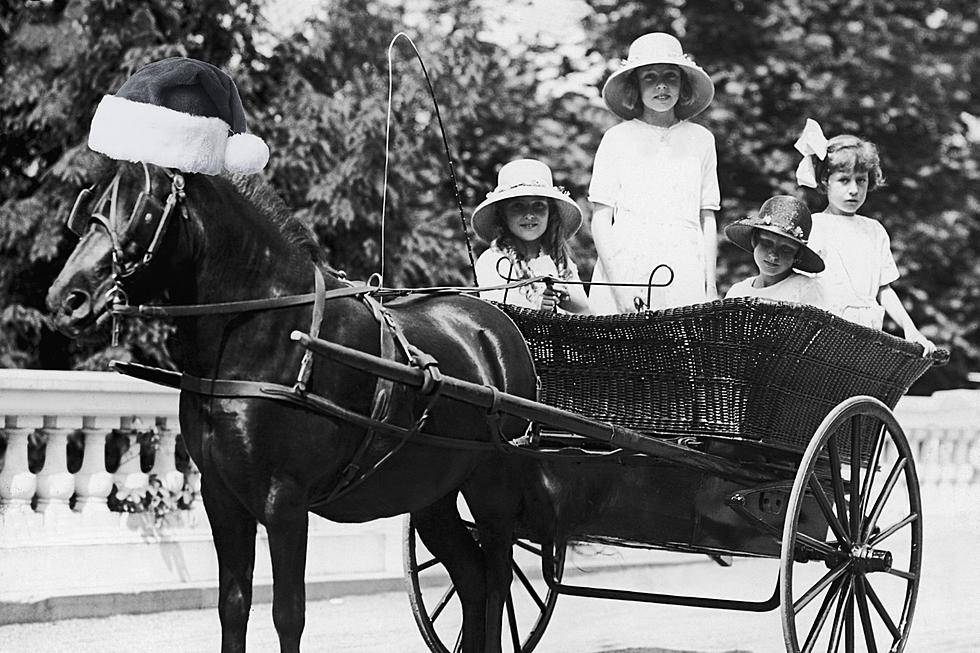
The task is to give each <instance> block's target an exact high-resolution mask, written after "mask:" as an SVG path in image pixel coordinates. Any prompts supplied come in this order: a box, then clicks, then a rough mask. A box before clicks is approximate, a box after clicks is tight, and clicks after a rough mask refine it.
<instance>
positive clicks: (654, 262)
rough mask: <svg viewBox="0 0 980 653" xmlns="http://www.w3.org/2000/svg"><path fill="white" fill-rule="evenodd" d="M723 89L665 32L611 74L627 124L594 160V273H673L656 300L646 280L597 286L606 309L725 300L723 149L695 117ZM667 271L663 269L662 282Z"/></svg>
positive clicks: (610, 90) (613, 98) (619, 278)
mask: <svg viewBox="0 0 980 653" xmlns="http://www.w3.org/2000/svg"><path fill="white" fill-rule="evenodd" d="M713 97H714V85H713V84H712V82H711V78H710V77H708V75H707V73H705V72H704V71H703V70H702V69H701V68H700V67H699V66H697V64H695V63H694V62H693V61H692V60H691V59H690V58H689V57H688V56H687V55H685V54H684V52H683V50H682V48H681V44H680V42H679V41H678V40H677V39H676V38H674V37H673V36H670V35H669V34H664V33H660V32H657V33H653V34H646V35H644V36H641V37H639V38H638V39H636V40H635V41H633V44H632V45H631V46H630V50H629V58H628V59H627V60H626V61H624V62H623V65H622V67H621V68H620V70H617V71H616V72H615V73H613V74H612V76H611V77H610V78H609V79H608V80H607V81H606V84H605V86H604V87H603V89H602V98H603V100H604V101H605V103H606V106H607V107H608V108H609V109H610V110H611V111H612V112H613V113H615V114H616V115H617V116H619V117H620V118H622V119H623V120H624V122H621V123H619V124H618V125H616V126H614V127H612V128H611V129H609V130H608V131H606V133H605V134H604V135H603V137H602V141H601V142H600V144H599V149H598V150H597V151H596V155H595V161H594V163H593V169H592V181H591V184H590V186H589V200H590V201H591V202H592V203H593V205H594V208H593V214H592V237H593V240H594V241H595V246H596V253H597V254H598V261H597V263H596V268H595V271H594V273H593V276H592V281H593V282H598V283H604V282H613V283H633V284H647V283H648V282H649V281H650V280H651V273H652V272H653V270H654V269H655V268H656V267H657V266H658V265H661V264H665V265H667V266H669V267H670V269H671V271H672V272H673V281H672V282H671V283H670V285H668V286H666V287H663V288H654V289H653V292H652V294H651V301H650V302H649V305H648V306H647V305H646V303H647V302H646V297H647V291H646V289H644V288H635V287H611V286H604V285H593V286H592V287H591V290H590V296H589V298H590V303H591V304H592V308H593V310H594V311H595V312H596V313H628V312H633V311H635V310H637V309H638V308H649V309H660V308H667V307H671V306H684V305H688V304H696V303H700V302H704V301H710V300H713V299H717V297H718V291H717V286H716V284H715V274H716V264H717V248H718V244H717V227H716V222H715V211H717V210H718V209H719V208H720V202H721V198H720V193H719V190H718V174H717V167H718V157H717V153H716V152H715V139H714V136H713V135H712V134H711V132H709V131H708V130H707V129H705V128H704V127H702V126H700V125H697V124H694V123H692V122H688V121H689V119H690V118H693V117H694V116H696V115H698V114H699V113H701V112H702V111H703V110H704V109H705V108H707V106H708V105H709V104H710V103H711V100H712V98H713ZM667 279H669V274H668V273H667V272H666V271H662V273H657V274H655V275H654V278H653V279H652V281H653V283H654V284H658V283H659V284H662V283H664V282H666V281H667ZM637 298H640V299H641V301H642V304H640V303H638V302H637Z"/></svg>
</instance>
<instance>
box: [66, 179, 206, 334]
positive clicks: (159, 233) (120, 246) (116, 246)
mask: <svg viewBox="0 0 980 653" xmlns="http://www.w3.org/2000/svg"><path fill="white" fill-rule="evenodd" d="M141 165H142V166H143V190H142V191H140V194H139V195H138V196H137V198H136V203H135V204H134V205H133V210H132V211H131V212H130V215H129V218H128V219H127V220H126V222H125V223H123V222H122V221H121V218H120V210H119V183H120V180H121V179H122V170H121V169H120V170H119V171H117V172H116V174H115V176H114V177H113V178H112V181H110V182H109V184H108V186H106V189H105V190H104V191H103V192H102V195H101V196H100V197H99V200H98V202H96V204H95V207H94V210H92V211H89V210H88V206H89V203H90V202H91V200H92V196H93V195H92V193H93V191H94V188H95V187H94V186H92V187H89V188H84V189H82V191H81V192H79V194H78V197H77V198H76V199H75V203H74V204H73V205H72V209H71V213H69V215H68V229H70V230H71V231H72V232H73V233H75V234H77V235H78V236H83V235H84V234H85V233H86V232H87V231H88V229H89V226H90V225H91V224H93V223H94V224H95V225H96V226H97V227H101V228H102V230H103V231H105V233H106V235H107V236H108V237H109V242H110V244H111V247H112V277H111V282H112V286H111V287H110V288H109V290H108V291H107V292H106V303H107V305H108V306H109V310H110V312H111V313H112V345H113V346H116V345H118V344H119V331H120V324H119V319H118V316H119V312H118V309H120V308H122V307H126V306H128V305H129V299H128V297H127V295H126V291H125V289H124V288H123V285H122V284H123V280H124V279H126V278H128V277H131V276H132V275H134V274H136V273H137V272H139V271H140V270H142V269H144V268H145V267H146V266H147V265H149V264H150V262H151V261H152V260H153V257H154V255H156V253H157V251H158V250H159V248H160V244H161V242H162V241H163V234H164V233H165V232H166V230H167V225H168V223H169V222H170V218H171V216H172V215H173V214H174V213H175V212H177V213H179V214H180V215H181V216H183V218H184V219H185V220H186V219H187V213H186V211H185V209H184V206H183V204H182V202H183V201H184V200H185V199H186V194H185V192H184V185H185V184H184V176H183V175H182V174H181V173H180V172H171V171H167V176H168V177H170V194H169V195H168V196H167V199H166V201H165V202H164V203H163V204H161V203H160V200H158V199H157V198H156V197H154V196H153V192H152V191H153V184H152V180H151V178H150V170H149V168H147V166H146V164H145V163H141ZM120 234H122V236H120ZM127 251H129V252H135V253H136V257H135V258H134V259H133V260H129V261H127V260H126V259H127V257H126V254H127Z"/></svg>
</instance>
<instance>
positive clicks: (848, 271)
mask: <svg viewBox="0 0 980 653" xmlns="http://www.w3.org/2000/svg"><path fill="white" fill-rule="evenodd" d="M809 245H810V248H811V249H813V250H814V251H816V252H817V253H818V254H820V257H821V258H823V260H824V265H825V266H826V269H825V270H824V271H823V272H821V273H820V274H818V275H817V277H816V278H817V279H818V280H819V281H820V283H821V284H822V285H823V287H824V293H825V294H826V295H827V296H828V297H829V298H830V299H831V301H832V303H833V305H834V306H835V309H834V311H833V312H835V313H836V314H837V315H839V316H840V317H843V318H844V319H846V320H850V321H852V322H857V323H858V324H863V325H864V326H867V327H871V328H873V329H880V328H881V326H882V322H883V321H884V317H885V311H884V309H883V308H882V307H881V305H880V304H879V303H878V291H879V289H880V288H881V287H882V286H884V285H887V284H890V283H892V282H894V281H895V280H897V279H898V276H899V274H898V267H897V266H896V265H895V257H894V256H892V250H891V241H890V239H889V238H888V232H887V231H885V228H884V227H883V226H881V223H880V222H878V221H877V220H873V219H871V218H867V217H864V216H863V215H853V216H846V215H834V214H832V213H814V214H813V228H812V230H811V231H810V240H809Z"/></svg>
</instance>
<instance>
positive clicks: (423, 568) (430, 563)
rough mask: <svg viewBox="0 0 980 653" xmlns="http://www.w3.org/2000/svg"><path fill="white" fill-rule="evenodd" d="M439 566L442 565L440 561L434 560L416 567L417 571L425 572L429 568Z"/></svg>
mask: <svg viewBox="0 0 980 653" xmlns="http://www.w3.org/2000/svg"><path fill="white" fill-rule="evenodd" d="M438 564H440V563H439V561H438V560H436V559H435V558H432V559H431V560H426V561H425V562H421V563H419V564H417V565H415V571H425V570H426V569H428V568H429V567H435V566H436V565H438Z"/></svg>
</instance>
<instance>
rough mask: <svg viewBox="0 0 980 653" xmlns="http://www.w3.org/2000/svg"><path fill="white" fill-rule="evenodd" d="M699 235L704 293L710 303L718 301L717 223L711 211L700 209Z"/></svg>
mask: <svg viewBox="0 0 980 653" xmlns="http://www.w3.org/2000/svg"><path fill="white" fill-rule="evenodd" d="M701 233H702V234H704V279H705V291H706V292H707V296H708V301H709V302H710V301H712V300H715V299H718V279H717V277H718V223H717V222H716V221H715V212H714V211H712V210H711V209H701Z"/></svg>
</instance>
